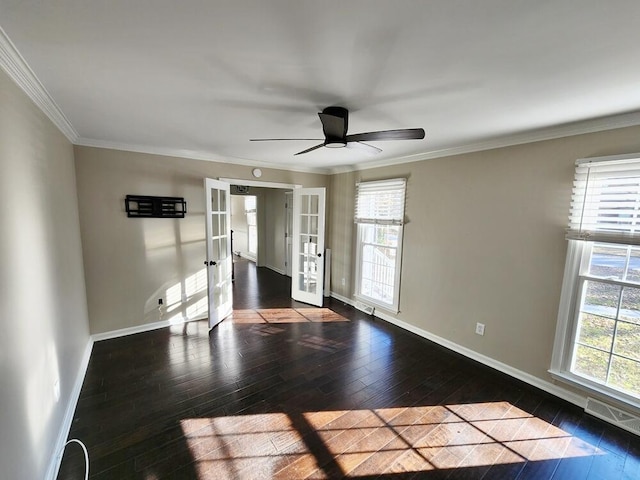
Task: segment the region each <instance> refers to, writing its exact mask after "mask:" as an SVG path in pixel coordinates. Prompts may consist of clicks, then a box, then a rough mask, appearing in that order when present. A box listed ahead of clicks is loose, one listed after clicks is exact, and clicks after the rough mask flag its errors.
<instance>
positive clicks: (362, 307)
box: [356, 302, 375, 315]
mask: <svg viewBox="0 0 640 480" xmlns="http://www.w3.org/2000/svg"><path fill="white" fill-rule="evenodd" d="M356 308H357V309H358V310H360V311H361V312H364V313H366V314H367V315H373V312H374V311H375V308H374V307H372V306H371V305H367V304H366V303H362V302H356Z"/></svg>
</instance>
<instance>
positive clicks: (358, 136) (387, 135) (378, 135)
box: [345, 128, 424, 142]
mask: <svg viewBox="0 0 640 480" xmlns="http://www.w3.org/2000/svg"><path fill="white" fill-rule="evenodd" d="M423 138H424V129H422V128H404V129H401V130H383V131H381V132H366V133H355V134H353V135H347V136H346V138H345V140H346V141H347V142H363V141H368V142H372V141H378V140H421V139H423Z"/></svg>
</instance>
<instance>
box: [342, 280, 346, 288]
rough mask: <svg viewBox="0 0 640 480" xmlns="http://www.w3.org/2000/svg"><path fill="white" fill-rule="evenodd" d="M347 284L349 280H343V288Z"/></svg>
mask: <svg viewBox="0 0 640 480" xmlns="http://www.w3.org/2000/svg"><path fill="white" fill-rule="evenodd" d="M346 284H347V280H346V279H345V278H342V286H343V287H344V286H345V285H346Z"/></svg>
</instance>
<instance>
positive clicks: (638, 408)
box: [548, 370, 640, 415]
mask: <svg viewBox="0 0 640 480" xmlns="http://www.w3.org/2000/svg"><path fill="white" fill-rule="evenodd" d="M548 372H549V373H550V374H551V376H552V377H553V378H554V379H555V380H558V381H559V382H563V383H567V384H569V385H571V386H572V387H576V388H579V389H580V390H582V391H584V392H586V393H587V394H593V395H594V396H596V397H597V398H600V399H601V400H605V401H608V402H609V403H611V404H612V405H614V406H618V407H620V408H622V409H624V410H627V411H629V412H632V413H634V414H636V415H639V414H640V400H638V399H637V398H634V397H632V396H631V395H626V394H624V393H622V392H618V391H616V390H613V389H610V388H607V387H605V386H603V385H600V384H598V383H596V382H591V381H589V380H587V379H586V378H583V377H579V376H578V375H574V374H572V373H569V372H563V371H558V370H548Z"/></svg>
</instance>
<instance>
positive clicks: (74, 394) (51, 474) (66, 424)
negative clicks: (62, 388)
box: [45, 337, 93, 480]
mask: <svg viewBox="0 0 640 480" xmlns="http://www.w3.org/2000/svg"><path fill="white" fill-rule="evenodd" d="M92 350H93V338H91V337H89V341H88V342H87V346H86V347H85V349H84V353H83V354H82V359H81V360H80V367H78V373H77V374H76V380H75V382H74V384H73V389H72V390H71V394H70V395H69V402H68V403H67V408H66V410H65V413H64V418H63V419H62V425H61V426H60V431H59V432H58V438H57V439H56V444H55V448H54V450H53V456H52V457H51V460H50V462H49V468H48V469H47V473H46V476H45V478H46V479H47V480H55V479H56V478H57V477H58V471H59V470H60V464H61V463H62V456H63V454H64V446H65V444H66V443H67V437H68V436H69V431H70V430H71V425H72V423H73V416H74V415H75V412H76V407H77V406H78V400H79V399H80V392H81V391H82V384H83V383H84V377H85V376H86V375H87V368H89V360H90V359H91V352H92Z"/></svg>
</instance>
